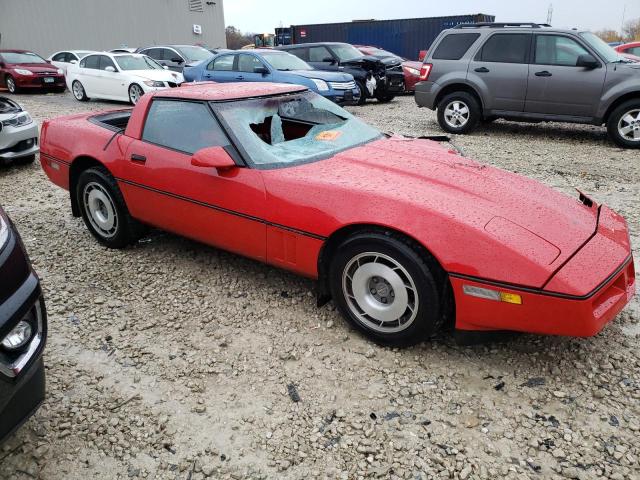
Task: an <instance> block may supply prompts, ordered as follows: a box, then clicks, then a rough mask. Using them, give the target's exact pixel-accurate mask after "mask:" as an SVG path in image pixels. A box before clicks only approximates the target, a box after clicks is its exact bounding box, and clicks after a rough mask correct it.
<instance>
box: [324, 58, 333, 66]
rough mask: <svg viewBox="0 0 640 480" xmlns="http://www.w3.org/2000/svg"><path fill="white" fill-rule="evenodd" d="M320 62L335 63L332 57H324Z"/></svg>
mask: <svg viewBox="0 0 640 480" xmlns="http://www.w3.org/2000/svg"><path fill="white" fill-rule="evenodd" d="M322 63H330V64H331V65H333V64H335V63H336V61H335V60H334V59H333V57H326V58H323V59H322Z"/></svg>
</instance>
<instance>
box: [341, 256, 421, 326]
mask: <svg viewBox="0 0 640 480" xmlns="http://www.w3.org/2000/svg"><path fill="white" fill-rule="evenodd" d="M342 292H343V294H344V298H345V300H346V302H347V305H348V307H349V309H350V310H351V312H352V313H353V314H354V315H355V316H356V318H357V319H358V320H359V321H360V322H361V323H362V324H364V325H365V326H366V327H367V328H370V329H371V330H374V331H376V332H380V333H396V332H401V331H403V330H405V329H407V328H408V327H409V326H410V325H411V324H412V323H413V321H414V320H415V318H416V315H417V314H418V301H419V297H418V291H417V289H416V286H415V283H414V281H413V279H412V278H411V275H409V272H407V270H406V269H405V268H404V267H403V266H402V265H400V264H399V263H398V262H397V261H396V260H394V259H393V258H391V257H389V256H387V255H384V254H382V253H376V252H366V253H361V254H359V255H357V256H355V257H353V258H352V259H351V260H350V261H349V263H347V265H346V266H345V268H344V270H343V272H342Z"/></svg>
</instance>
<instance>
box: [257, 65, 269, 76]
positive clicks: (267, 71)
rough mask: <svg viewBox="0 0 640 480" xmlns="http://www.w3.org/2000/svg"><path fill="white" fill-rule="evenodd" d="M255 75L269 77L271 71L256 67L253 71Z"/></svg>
mask: <svg viewBox="0 0 640 480" xmlns="http://www.w3.org/2000/svg"><path fill="white" fill-rule="evenodd" d="M253 73H260V74H262V75H263V76H264V75H269V69H268V68H267V67H255V68H254V69H253Z"/></svg>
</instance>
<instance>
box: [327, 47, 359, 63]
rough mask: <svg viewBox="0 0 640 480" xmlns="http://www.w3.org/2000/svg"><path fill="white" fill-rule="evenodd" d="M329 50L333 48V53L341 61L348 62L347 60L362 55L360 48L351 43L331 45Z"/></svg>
mask: <svg viewBox="0 0 640 480" xmlns="http://www.w3.org/2000/svg"><path fill="white" fill-rule="evenodd" d="M331 50H333V53H335V54H336V56H337V57H338V58H339V59H340V61H341V62H348V61H349V60H354V59H356V58H361V57H362V56H363V55H362V52H361V51H360V50H358V49H357V48H356V47H354V46H353V45H348V44H339V45H331Z"/></svg>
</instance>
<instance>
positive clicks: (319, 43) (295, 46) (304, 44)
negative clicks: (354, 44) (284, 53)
mask: <svg viewBox="0 0 640 480" xmlns="http://www.w3.org/2000/svg"><path fill="white" fill-rule="evenodd" d="M318 45H351V44H350V43H347V42H314V43H296V44H295V45H284V47H286V48H289V47H293V48H297V47H300V48H302V47H315V46H318Z"/></svg>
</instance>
